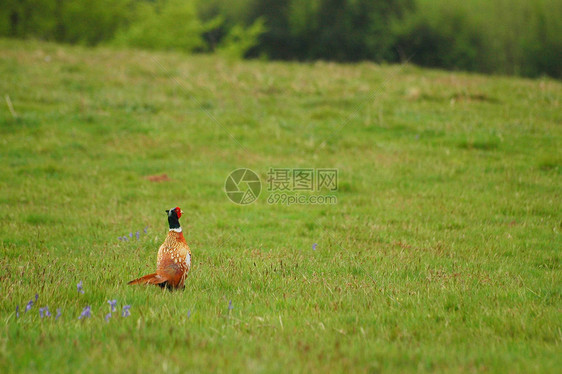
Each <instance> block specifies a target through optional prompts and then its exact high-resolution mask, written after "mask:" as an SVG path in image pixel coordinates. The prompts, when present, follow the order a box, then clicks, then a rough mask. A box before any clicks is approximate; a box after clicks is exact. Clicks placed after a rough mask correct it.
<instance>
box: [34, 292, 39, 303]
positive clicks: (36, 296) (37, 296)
mask: <svg viewBox="0 0 562 374" xmlns="http://www.w3.org/2000/svg"><path fill="white" fill-rule="evenodd" d="M38 298H39V295H38V294H35V302H37V299H38Z"/></svg>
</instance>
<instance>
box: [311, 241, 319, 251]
mask: <svg viewBox="0 0 562 374" xmlns="http://www.w3.org/2000/svg"><path fill="white" fill-rule="evenodd" d="M317 245H318V244H316V243H314V244H313V245H312V250H313V251H315V250H316V246H317Z"/></svg>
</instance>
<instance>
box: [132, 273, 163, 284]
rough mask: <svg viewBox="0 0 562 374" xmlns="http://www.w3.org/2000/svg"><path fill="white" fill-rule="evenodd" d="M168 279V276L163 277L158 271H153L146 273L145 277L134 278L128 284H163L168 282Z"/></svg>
mask: <svg viewBox="0 0 562 374" xmlns="http://www.w3.org/2000/svg"><path fill="white" fill-rule="evenodd" d="M167 280H168V279H167V278H166V277H163V276H161V275H160V274H158V273H152V274H148V275H145V276H144V277H140V278H137V279H135V280H132V281H130V282H129V283H127V284H161V283H164V282H166V281H167Z"/></svg>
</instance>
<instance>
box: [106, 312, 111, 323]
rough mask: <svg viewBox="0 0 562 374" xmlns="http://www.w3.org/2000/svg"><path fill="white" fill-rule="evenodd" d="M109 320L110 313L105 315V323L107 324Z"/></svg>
mask: <svg viewBox="0 0 562 374" xmlns="http://www.w3.org/2000/svg"><path fill="white" fill-rule="evenodd" d="M110 318H111V313H107V314H106V315H105V322H109V319H110Z"/></svg>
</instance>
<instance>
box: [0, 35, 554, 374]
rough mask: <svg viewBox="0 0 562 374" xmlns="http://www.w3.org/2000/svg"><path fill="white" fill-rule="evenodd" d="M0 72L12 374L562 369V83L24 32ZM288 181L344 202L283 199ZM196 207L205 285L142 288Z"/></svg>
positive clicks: (194, 246)
mask: <svg viewBox="0 0 562 374" xmlns="http://www.w3.org/2000/svg"><path fill="white" fill-rule="evenodd" d="M0 77H1V79H0V94H1V97H0V99H1V101H0V161H1V162H0V175H1V177H0V253H1V256H0V269H1V271H0V277H1V278H0V279H1V282H0V292H1V295H2V298H1V301H0V322H1V324H0V329H1V331H0V372H2V373H12V372H30V373H31V372H65V373H88V372H106V371H107V372H127V373H141V372H142V373H146V372H164V373H168V372H169V373H180V372H182V373H184V372H201V371H218V372H303V373H304V372H365V373H377V372H487V373H489V372H492V373H493V372H512V373H529V372H559V370H560V368H561V367H562V347H561V344H562V301H561V294H562V276H561V275H562V274H561V257H562V251H561V250H562V239H561V233H560V232H561V230H562V213H561V211H562V209H561V208H562V207H561V201H562V153H561V151H560V150H561V149H562V110H561V100H562V84H561V83H560V82H559V81H555V80H551V79H537V80H529V79H519V78H506V77H502V76H482V75H477V74H466V73H451V72H443V71H437V70H427V69H420V68H417V67H415V66H411V65H390V66H384V65H382V66H381V65H376V64H372V63H359V64H334V63H322V62H319V63H310V64H299V63H278V62H261V61H233V60H228V59H223V58H220V57H216V56H205V55H198V56H189V55H183V54H175V53H158V52H143V51H134V50H115V49H111V48H95V49H88V48H82V47H68V46H60V45H56V44H48V43H41V42H32V41H29V42H22V41H10V40H0ZM6 96H7V97H9V100H8V99H6ZM8 102H10V103H11V105H12V107H13V108H12V109H13V111H12V110H10V108H9V105H8ZM242 167H247V168H250V169H252V170H254V171H256V172H257V173H258V174H259V175H260V177H261V180H262V182H264V185H263V190H262V194H261V196H260V198H259V199H258V201H257V202H255V203H254V204H251V205H247V206H239V205H236V204H233V203H232V202H230V201H229V200H228V199H227V197H226V195H225V193H224V183H225V180H226V177H227V176H228V174H229V173H230V172H231V171H232V170H234V169H238V168H242ZM281 167H284V168H337V169H338V170H339V186H338V187H339V188H338V191H336V192H335V194H336V195H337V199H338V201H337V204H335V205H291V206H287V205H280V204H273V205H272V204H268V203H267V196H268V191H267V190H266V183H265V181H266V180H267V172H268V170H269V169H270V168H281ZM162 174H166V176H167V178H166V177H163V178H160V179H162V180H158V178H156V181H154V180H151V178H149V177H150V176H158V175H162ZM176 205H179V206H180V207H181V208H182V209H183V210H184V212H185V215H184V216H183V217H182V218H181V220H180V222H181V223H182V225H183V228H184V232H185V234H186V238H187V241H188V243H189V244H190V247H191V250H192V252H193V269H192V272H191V273H190V275H189V277H188V279H187V281H186V285H187V286H186V289H185V290H183V291H178V292H168V291H162V290H161V289H159V288H157V287H140V286H127V285H126V283H127V281H129V280H132V279H134V278H136V277H139V276H141V275H144V274H148V273H150V272H153V271H154V269H155V264H156V252H157V249H158V246H159V245H160V244H161V242H162V241H163V240H164V237H165V235H166V234H167V221H166V214H165V212H164V210H165V209H168V208H170V207H173V206H176ZM145 228H146V233H145V232H144V230H145ZM136 232H139V237H138V239H137V237H136ZM129 233H132V238H130V239H129V240H127V241H123V240H120V239H119V238H120V237H122V236H129ZM315 244H316V245H315ZM80 281H82V287H83V291H84V293H81V292H78V290H77V284H78V283H79V282H80ZM36 294H37V301H35V295H36ZM113 299H116V300H117V310H116V312H114V313H113V314H112V316H111V318H109V319H108V320H107V321H106V319H105V317H106V315H107V314H108V312H109V311H110V305H109V304H108V302H107V301H108V300H113ZM30 300H32V301H34V305H33V306H32V307H31V309H30V310H29V311H28V312H26V311H25V308H26V305H27V304H28V302H29V301H30ZM125 305H130V306H131V308H130V316H128V317H122V316H121V313H122V307H123V306H125ZM17 306H19V311H18V312H19V317H18V315H17V313H16V307H17ZM45 306H48V307H49V311H50V313H51V314H52V315H51V317H45V316H44V318H41V316H40V313H39V308H43V307H45ZM86 306H90V307H91V316H90V317H85V318H82V319H79V316H80V315H81V313H82V312H83V310H84V308H85V307H86ZM57 309H60V317H59V318H55V315H56V314H57V312H56V311H57ZM43 313H44V314H45V313H46V312H43Z"/></svg>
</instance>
